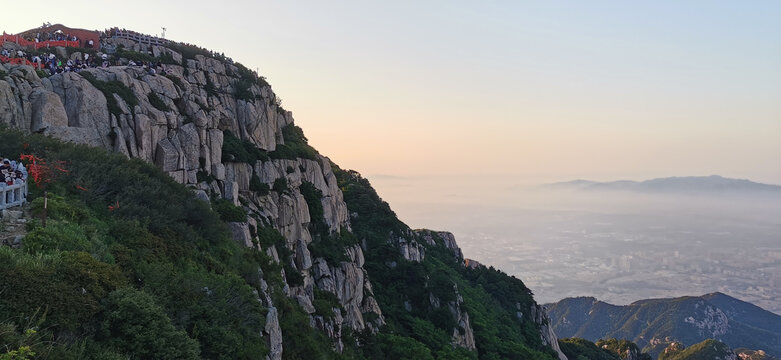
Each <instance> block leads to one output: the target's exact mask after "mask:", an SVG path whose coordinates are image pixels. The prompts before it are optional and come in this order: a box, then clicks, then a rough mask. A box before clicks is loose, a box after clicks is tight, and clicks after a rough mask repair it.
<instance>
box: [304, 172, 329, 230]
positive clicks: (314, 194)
mask: <svg viewBox="0 0 781 360" xmlns="http://www.w3.org/2000/svg"><path fill="white" fill-rule="evenodd" d="M299 190H300V191H301V195H303V196H304V200H306V205H307V208H309V218H310V220H309V232H310V233H312V236H318V237H323V238H324V237H327V236H328V234H329V229H328V225H326V223H325V218H324V211H323V201H322V199H323V192H322V191H320V189H318V188H317V187H316V186H315V184H312V183H311V182H309V181H304V182H302V183H301V187H300V188H299Z"/></svg>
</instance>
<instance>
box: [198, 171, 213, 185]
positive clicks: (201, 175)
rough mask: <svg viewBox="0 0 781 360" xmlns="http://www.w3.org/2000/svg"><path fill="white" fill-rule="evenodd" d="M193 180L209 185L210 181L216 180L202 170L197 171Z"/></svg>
mask: <svg viewBox="0 0 781 360" xmlns="http://www.w3.org/2000/svg"><path fill="white" fill-rule="evenodd" d="M195 179H196V180H198V182H207V183H211V182H212V181H214V180H216V179H215V178H214V176H212V174H209V173H208V172H206V171H204V170H198V172H196V173H195Z"/></svg>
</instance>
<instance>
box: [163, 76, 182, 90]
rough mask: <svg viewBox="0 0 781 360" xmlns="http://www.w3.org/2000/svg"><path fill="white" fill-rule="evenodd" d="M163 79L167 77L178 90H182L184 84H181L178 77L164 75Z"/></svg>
mask: <svg viewBox="0 0 781 360" xmlns="http://www.w3.org/2000/svg"><path fill="white" fill-rule="evenodd" d="M165 77H167V78H168V79H169V80H171V81H172V82H173V83H174V84H175V85H176V86H178V87H179V88H180V89H183V88H184V83H183V82H182V79H180V78H179V77H178V76H175V75H172V74H166V75H165Z"/></svg>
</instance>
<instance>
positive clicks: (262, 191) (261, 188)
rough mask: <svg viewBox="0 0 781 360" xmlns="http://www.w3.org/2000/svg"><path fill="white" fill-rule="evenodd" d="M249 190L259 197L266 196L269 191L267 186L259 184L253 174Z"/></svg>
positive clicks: (258, 180) (257, 178) (258, 179)
mask: <svg viewBox="0 0 781 360" xmlns="http://www.w3.org/2000/svg"><path fill="white" fill-rule="evenodd" d="M249 189H250V190H252V191H254V192H256V193H258V194H259V195H261V196H265V195H268V194H269V191H270V190H271V189H270V188H269V186H268V184H266V183H264V182H261V181H260V178H259V177H258V175H255V174H252V178H251V179H250V180H249Z"/></svg>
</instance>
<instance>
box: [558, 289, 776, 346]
mask: <svg viewBox="0 0 781 360" xmlns="http://www.w3.org/2000/svg"><path fill="white" fill-rule="evenodd" d="M545 307H546V308H547V309H548V314H549V315H550V319H551V322H552V324H553V329H554V331H555V332H556V334H558V335H559V336H560V337H561V338H566V337H580V338H584V339H588V340H591V341H596V340H598V339H605V338H618V339H628V340H631V341H634V342H635V343H637V345H638V346H640V347H641V348H644V350H646V351H649V352H650V353H651V354H652V355H653V356H656V355H658V353H657V352H658V351H660V350H662V349H663V347H662V348H660V346H659V345H663V344H664V343H665V342H669V341H670V340H675V341H680V342H682V343H684V344H685V345H687V346H688V345H692V344H696V343H699V342H701V341H704V340H706V339H710V338H713V339H717V340H720V341H722V342H724V343H725V344H727V345H729V346H730V347H732V348H738V347H743V348H749V349H756V350H759V349H761V350H764V351H766V352H767V353H768V354H771V355H773V356H779V354H781V316H779V315H777V314H775V313H772V312H770V311H767V310H764V309H762V308H760V307H758V306H755V305H753V304H750V303H747V302H744V301H741V300H738V299H735V298H733V297H730V296H728V295H725V294H722V293H719V292H716V293H711V294H706V295H703V296H685V297H679V298H667V299H648V300H640V301H636V302H634V303H632V304H629V305H626V306H617V305H612V304H608V303H605V302H602V301H599V300H597V299H595V298H593V297H578V298H567V299H564V300H561V301H559V302H557V303H554V304H547V305H545Z"/></svg>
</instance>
